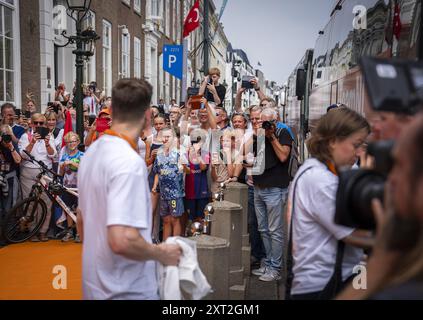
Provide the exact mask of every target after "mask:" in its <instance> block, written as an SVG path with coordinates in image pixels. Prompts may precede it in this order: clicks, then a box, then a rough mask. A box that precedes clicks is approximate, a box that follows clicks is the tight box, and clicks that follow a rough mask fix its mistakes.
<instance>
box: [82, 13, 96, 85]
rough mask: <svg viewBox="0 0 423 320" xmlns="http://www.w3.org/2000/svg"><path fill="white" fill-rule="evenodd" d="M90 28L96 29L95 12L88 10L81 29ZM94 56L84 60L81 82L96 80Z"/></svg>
mask: <svg viewBox="0 0 423 320" xmlns="http://www.w3.org/2000/svg"><path fill="white" fill-rule="evenodd" d="M88 28H92V29H93V30H95V29H96V27H95V13H94V12H93V11H91V10H90V11H89V12H88V13H87V15H86V17H85V18H84V20H83V22H82V30H85V29H88ZM95 66H96V58H95V54H94V56H92V57H90V59H89V60H85V61H84V73H83V82H84V83H90V82H92V81H96V67H95Z"/></svg>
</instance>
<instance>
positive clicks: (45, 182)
mask: <svg viewBox="0 0 423 320" xmlns="http://www.w3.org/2000/svg"><path fill="white" fill-rule="evenodd" d="M24 153H25V154H26V155H27V156H28V157H29V159H30V160H29V161H31V162H32V163H34V164H38V166H39V167H40V169H41V172H40V174H38V175H37V182H36V183H35V184H34V185H33V186H32V189H31V193H30V194H29V196H28V198H26V199H24V200H22V201H19V202H18V203H17V204H16V205H15V206H14V207H13V208H12V209H10V210H9V212H8V213H7V215H6V218H5V222H4V225H3V235H4V238H5V239H6V241H7V242H9V243H12V244H16V243H22V242H25V241H27V240H29V239H31V238H32V237H33V236H35V235H36V234H37V233H38V231H39V230H40V229H41V227H42V225H43V224H44V222H45V219H46V215H47V209H48V208H47V205H46V203H45V201H44V200H43V199H41V194H42V193H43V192H45V193H46V194H47V196H48V197H49V198H50V200H51V201H52V202H53V203H55V204H57V205H59V206H60V207H61V208H62V209H63V212H65V213H66V214H67V215H68V216H69V217H71V218H72V220H73V221H74V223H75V224H76V210H75V211H74V210H72V209H71V208H69V207H68V206H67V205H66V203H65V202H64V201H63V200H62V198H61V197H60V195H62V194H63V193H65V192H67V193H69V194H71V195H73V196H76V197H78V190H77V189H74V188H67V187H65V186H63V184H62V183H61V182H60V176H59V175H57V174H56V173H55V172H53V171H52V170H50V169H49V168H48V167H47V166H46V165H45V164H44V163H43V162H42V161H37V160H35V158H34V157H33V156H31V155H30V154H29V153H28V152H26V151H24ZM49 175H51V176H52V177H53V178H50V177H49Z"/></svg>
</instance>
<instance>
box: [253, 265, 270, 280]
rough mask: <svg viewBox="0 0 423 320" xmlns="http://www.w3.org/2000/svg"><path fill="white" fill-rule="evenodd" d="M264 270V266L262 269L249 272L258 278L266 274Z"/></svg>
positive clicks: (265, 268)
mask: <svg viewBox="0 0 423 320" xmlns="http://www.w3.org/2000/svg"><path fill="white" fill-rule="evenodd" d="M266 270H267V267H266V266H264V267H261V268H259V269H255V270H253V271H251V273H252V274H253V275H255V276H258V277H260V276H262V275H264V274H266Z"/></svg>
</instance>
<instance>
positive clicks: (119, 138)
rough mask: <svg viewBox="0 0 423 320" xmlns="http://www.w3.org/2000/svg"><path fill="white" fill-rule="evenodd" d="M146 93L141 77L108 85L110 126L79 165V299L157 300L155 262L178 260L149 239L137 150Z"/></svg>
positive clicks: (175, 251) (175, 252) (176, 252)
mask: <svg viewBox="0 0 423 320" xmlns="http://www.w3.org/2000/svg"><path fill="white" fill-rule="evenodd" d="M151 95H152V87H151V85H150V84H148V83H147V82H146V81H144V80H128V79H124V80H120V81H119V82H118V83H117V84H116V85H115V87H114V88H113V103H112V113H113V126H112V128H111V130H108V131H106V133H105V135H104V136H103V137H102V138H101V139H99V140H98V141H96V142H95V143H94V144H93V145H91V146H90V148H89V149H88V152H87V153H86V154H85V156H84V158H83V160H82V162H81V164H80V167H79V175H78V188H79V194H80V196H79V205H80V209H81V211H82V217H80V218H79V219H78V227H79V232H80V234H82V235H83V238H82V240H83V261H82V264H83V296H84V299H88V300H104V299H107V300H157V299H159V295H158V283H157V279H156V262H160V263H161V264H163V265H177V264H178V263H179V258H180V255H181V249H180V247H179V246H175V245H166V244H161V245H152V241H151V228H152V212H151V200H150V191H149V188H148V182H147V176H148V172H147V168H146V164H145V162H144V160H142V159H141V158H140V157H139V155H138V154H137V141H138V137H139V136H140V133H141V129H142V128H143V127H144V122H145V113H146V112H149V110H148V111H147V109H148V108H149V106H150V101H151Z"/></svg>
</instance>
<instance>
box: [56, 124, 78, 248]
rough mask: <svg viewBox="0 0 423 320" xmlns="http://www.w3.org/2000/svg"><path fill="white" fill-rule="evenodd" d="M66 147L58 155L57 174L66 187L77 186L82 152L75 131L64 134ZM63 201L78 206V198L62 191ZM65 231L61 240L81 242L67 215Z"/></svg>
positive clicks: (73, 206) (71, 206) (74, 207)
mask: <svg viewBox="0 0 423 320" xmlns="http://www.w3.org/2000/svg"><path fill="white" fill-rule="evenodd" d="M64 140H65V143H66V147H65V148H63V150H62V153H61V155H60V162H59V172H58V173H59V175H60V176H62V177H63V185H64V186H65V187H67V188H77V187H78V169H79V164H80V162H81V158H82V157H83V156H84V153H82V152H81V151H79V150H78V146H79V144H80V142H81V141H80V139H79V136H78V135H77V134H76V133H75V132H69V133H67V134H66V135H65V138H64ZM62 199H63V201H64V202H65V203H66V205H67V206H69V207H70V208H73V209H74V210H75V209H76V208H77V207H78V198H77V197H75V196H73V195H71V194H69V193H64V194H63V196H62ZM66 218H67V232H66V235H65V236H64V237H63V239H62V241H63V242H68V241H70V240H75V242H78V243H79V242H81V241H80V237H79V234H78V233H77V232H75V230H74V229H75V225H74V222H73V220H72V219H71V218H70V217H69V216H67V217H66Z"/></svg>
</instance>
